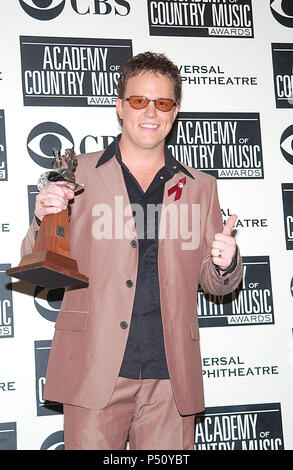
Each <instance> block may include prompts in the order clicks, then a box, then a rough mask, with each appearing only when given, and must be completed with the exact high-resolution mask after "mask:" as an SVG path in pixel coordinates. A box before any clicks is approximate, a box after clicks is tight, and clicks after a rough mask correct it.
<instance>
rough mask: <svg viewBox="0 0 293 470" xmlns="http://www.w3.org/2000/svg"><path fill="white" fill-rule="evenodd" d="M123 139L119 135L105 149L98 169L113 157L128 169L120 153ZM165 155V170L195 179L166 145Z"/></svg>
mask: <svg viewBox="0 0 293 470" xmlns="http://www.w3.org/2000/svg"><path fill="white" fill-rule="evenodd" d="M120 138H121V134H119V135H118V136H117V137H115V138H114V140H113V142H112V143H111V144H110V145H109V146H108V147H107V148H106V149H105V151H104V153H103V155H102V156H101V158H100V159H99V161H98V163H97V164H96V168H98V167H100V166H101V165H103V164H104V163H106V162H108V161H109V160H111V158H112V157H114V155H115V157H116V159H117V161H118V162H119V163H120V165H121V166H123V167H124V168H126V169H128V168H127V167H126V165H125V164H124V163H123V161H122V158H121V153H120V148H119V140H120ZM164 153H165V169H166V170H167V171H168V172H170V173H172V174H175V173H178V172H179V171H180V170H181V171H182V172H183V173H184V174H185V175H187V176H189V177H190V178H192V179H194V176H192V174H191V173H190V172H189V171H188V170H187V168H185V167H184V166H183V165H181V163H180V162H178V161H177V160H176V158H174V157H173V155H172V152H171V150H169V149H168V147H167V146H166V145H165V148H164Z"/></svg>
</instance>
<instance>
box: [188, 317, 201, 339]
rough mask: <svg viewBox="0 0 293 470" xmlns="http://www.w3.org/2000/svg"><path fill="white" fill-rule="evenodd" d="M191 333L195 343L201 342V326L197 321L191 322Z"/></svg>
mask: <svg viewBox="0 0 293 470" xmlns="http://www.w3.org/2000/svg"><path fill="white" fill-rule="evenodd" d="M190 333H191V338H192V339H193V340H194V341H199V326H198V321H197V320H191V321H190Z"/></svg>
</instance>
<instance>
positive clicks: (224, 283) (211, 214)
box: [199, 178, 243, 295]
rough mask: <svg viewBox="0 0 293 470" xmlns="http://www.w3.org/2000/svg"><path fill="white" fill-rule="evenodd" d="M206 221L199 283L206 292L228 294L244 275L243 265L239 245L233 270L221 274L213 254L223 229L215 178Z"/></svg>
mask: <svg viewBox="0 0 293 470" xmlns="http://www.w3.org/2000/svg"><path fill="white" fill-rule="evenodd" d="M204 223H205V234H204V236H205V239H204V250H203V259H202V264H201V269H200V277H199V283H200V285H201V287H202V289H203V290H204V292H206V293H210V294H213V295H226V294H229V293H230V292H232V291H233V290H235V289H236V288H237V287H238V285H239V284H240V281H241V279H242V275H243V267H242V261H241V256H240V250H239V247H237V250H236V266H235V268H234V270H233V271H232V272H230V270H228V271H227V272H226V273H224V274H222V275H221V274H219V273H218V271H217V269H216V267H215V265H214V263H213V261H212V256H211V250H212V243H213V240H214V236H215V234H216V233H221V232H222V231H223V222H222V216H221V210H220V205H219V200H218V191H217V181H216V179H215V178H213V184H212V190H211V199H210V206H209V210H208V213H207V217H206V220H205V221H204Z"/></svg>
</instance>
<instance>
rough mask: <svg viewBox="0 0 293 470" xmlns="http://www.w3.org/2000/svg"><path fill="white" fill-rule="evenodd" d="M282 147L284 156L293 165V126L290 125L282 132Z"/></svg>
mask: <svg viewBox="0 0 293 470" xmlns="http://www.w3.org/2000/svg"><path fill="white" fill-rule="evenodd" d="M280 148H281V152H282V154H283V157H284V158H286V160H287V162H289V163H291V165H293V126H289V127H288V128H287V129H286V130H285V131H284V132H283V134H282V137H281V140H280Z"/></svg>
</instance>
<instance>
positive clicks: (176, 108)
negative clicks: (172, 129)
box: [173, 105, 179, 122]
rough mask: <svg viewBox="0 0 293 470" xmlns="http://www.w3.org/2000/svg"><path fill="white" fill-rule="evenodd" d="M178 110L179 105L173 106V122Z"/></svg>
mask: <svg viewBox="0 0 293 470" xmlns="http://www.w3.org/2000/svg"><path fill="white" fill-rule="evenodd" d="M178 112H179V106H178V105H176V106H175V109H174V111H173V113H174V114H173V122H174V121H175V119H176V117H177V114H178Z"/></svg>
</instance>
